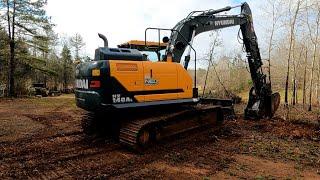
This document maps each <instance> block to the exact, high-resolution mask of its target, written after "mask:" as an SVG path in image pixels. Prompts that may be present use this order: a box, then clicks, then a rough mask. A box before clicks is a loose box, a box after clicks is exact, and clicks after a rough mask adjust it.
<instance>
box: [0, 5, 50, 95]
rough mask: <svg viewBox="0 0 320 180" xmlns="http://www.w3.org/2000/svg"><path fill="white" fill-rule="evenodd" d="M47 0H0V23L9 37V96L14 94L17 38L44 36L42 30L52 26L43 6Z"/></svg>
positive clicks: (40, 37) (25, 38)
mask: <svg viewBox="0 0 320 180" xmlns="http://www.w3.org/2000/svg"><path fill="white" fill-rule="evenodd" d="M46 4H47V0H1V3H0V11H2V12H5V14H4V15H3V16H2V18H1V19H0V23H1V24H3V25H5V26H6V28H5V29H6V31H7V34H8V39H9V48H10V58H9V63H8V81H9V82H8V91H9V96H16V90H15V73H16V64H17V62H16V60H17V55H16V43H17V39H24V40H30V39H32V38H39V39H42V38H44V37H45V35H43V31H46V30H49V29H51V28H52V24H50V22H49V21H50V18H49V17H48V16H46V11H45V9H44V6H45V5H46Z"/></svg>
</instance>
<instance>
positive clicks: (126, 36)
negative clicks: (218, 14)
mask: <svg viewBox="0 0 320 180" xmlns="http://www.w3.org/2000/svg"><path fill="white" fill-rule="evenodd" d="M239 2H240V1H239V0H201V1H200V0H161V1H160V0H90V1H89V0H87V1H84V0H48V5H47V13H48V15H49V16H51V17H52V21H53V23H54V24H56V27H55V31H56V32H57V33H59V34H66V35H68V36H72V35H74V34H75V33H79V34H80V35H81V36H82V37H83V38H84V41H85V43H86V47H85V51H86V52H87V53H88V55H89V57H92V58H93V54H94V50H95V49H96V48H97V47H98V46H102V45H103V42H102V40H101V39H100V38H98V35H97V33H98V32H99V33H102V34H105V35H106V36H107V38H108V40H109V46H110V47H116V45H118V44H121V43H123V42H126V41H129V40H133V39H138V40H144V30H145V28H147V27H162V28H172V27H173V26H174V25H175V24H176V23H177V22H179V21H180V20H181V19H183V18H184V17H185V16H187V15H188V13H189V12H191V11H193V10H206V9H218V8H223V7H225V6H229V5H231V6H233V5H237V4H239ZM248 3H249V5H250V6H251V9H252V11H253V16H254V24H255V28H256V31H257V35H258V38H259V37H260V34H262V32H259V29H261V28H262V25H261V24H263V23H262V21H263V20H261V18H260V17H261V7H262V5H261V3H263V1H260V0H259V1H258V0H250V1H249V2H248ZM233 12H234V13H239V12H240V8H238V9H236V10H234V11H233ZM229 14H230V12H229ZM238 30H239V27H233V28H228V29H224V30H223V31H222V33H221V37H222V39H223V45H224V50H223V51H224V52H220V54H223V53H230V52H231V53H232V52H234V51H240V50H241V46H240V44H239V43H238V41H237V33H238ZM150 33H151V32H150ZM208 38H209V34H208V33H203V34H200V35H198V36H197V37H196V38H195V41H194V46H195V48H196V50H197V53H198V54H199V55H198V58H200V57H201V56H203V54H204V53H205V52H207V51H208V48H209V41H208ZM148 40H156V39H148ZM259 40H260V41H261V38H260V39H259ZM260 41H259V42H260ZM260 43H261V42H260Z"/></svg>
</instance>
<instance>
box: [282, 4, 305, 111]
mask: <svg viewBox="0 0 320 180" xmlns="http://www.w3.org/2000/svg"><path fill="white" fill-rule="evenodd" d="M301 2H302V1H301V0H298V1H297V4H296V7H295V10H294V14H293V17H291V6H292V1H291V0H290V2H289V16H290V24H289V26H290V37H289V50H288V57H287V74H286V84H285V97H284V98H285V99H284V103H285V106H286V107H288V89H289V76H290V62H291V57H292V49H293V47H294V44H293V43H294V36H295V26H296V22H297V17H298V14H299V11H300V8H301ZM288 110H289V109H288ZM288 113H289V112H288ZM287 117H288V114H287Z"/></svg>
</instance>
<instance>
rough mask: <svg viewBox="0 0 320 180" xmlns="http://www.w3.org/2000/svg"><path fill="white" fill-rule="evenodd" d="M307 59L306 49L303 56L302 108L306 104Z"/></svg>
mask: <svg viewBox="0 0 320 180" xmlns="http://www.w3.org/2000/svg"><path fill="white" fill-rule="evenodd" d="M307 59H308V48H306V56H305V59H304V73H303V92H302V104H303V107H304V105H305V103H306V81H307Z"/></svg>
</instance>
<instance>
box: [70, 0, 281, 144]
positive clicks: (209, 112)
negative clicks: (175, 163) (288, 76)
mask: <svg viewBox="0 0 320 180" xmlns="http://www.w3.org/2000/svg"><path fill="white" fill-rule="evenodd" d="M237 7H240V8H241V13H240V14H238V15H221V14H219V13H221V12H225V11H229V10H231V9H233V8H237ZM231 26H240V30H241V34H242V39H243V44H244V48H245V50H246V53H247V60H248V64H249V69H250V74H251V78H252V82H253V87H252V88H251V90H250V92H249V101H248V105H247V107H246V109H245V118H247V119H261V118H271V117H272V116H273V115H274V113H275V111H276V110H277V108H278V106H279V102H280V95H279V93H272V89H271V85H270V83H269V82H267V78H266V75H265V74H264V73H263V71H262V60H261V57H260V52H259V47H258V42H257V37H256V34H255V31H254V27H253V21H252V14H251V10H250V7H249V5H248V4H247V3H243V4H241V5H240V6H235V7H230V6H228V7H225V8H222V9H218V10H212V9H210V10H207V11H193V12H191V13H190V14H189V15H188V16H187V17H186V18H184V19H183V20H181V21H180V22H178V23H177V24H176V25H175V26H174V27H173V28H172V29H165V28H147V29H146V31H145V41H129V42H127V43H124V44H121V45H119V46H118V47H117V48H110V47H109V46H108V40H107V38H106V37H105V36H104V35H102V34H99V37H100V38H102V39H103V41H104V46H103V47H100V48H98V49H96V51H95V59H94V60H93V61H90V62H86V63H81V64H79V65H78V66H77V68H76V91H75V96H76V102H77V106H78V107H80V108H83V109H85V110H87V111H88V114H87V115H86V116H84V118H83V120H82V126H83V130H84V132H85V133H86V134H87V135H96V134H97V133H99V134H101V133H102V134H105V133H109V132H112V134H113V135H115V137H117V138H118V139H119V141H120V142H121V143H122V144H124V145H127V146H130V147H133V148H139V147H143V146H145V145H147V144H149V143H150V142H152V141H154V140H158V139H161V138H163V137H167V136H170V135H173V134H177V133H181V132H184V131H187V130H190V129H193V128H197V127H200V126H207V125H214V124H216V123H217V122H222V120H223V119H224V118H225V117H226V116H227V115H228V114H230V113H231V112H232V111H233V104H232V101H231V100H223V99H204V98H201V97H200V96H199V95H198V89H197V87H196V84H197V83H196V80H197V77H196V69H197V59H196V57H197V56H196V51H195V49H194V48H193V46H192V43H193V39H194V38H195V37H196V36H197V35H198V34H200V33H203V32H207V31H211V30H216V29H222V28H226V27H231ZM148 31H158V32H159V39H160V34H161V33H160V32H161V31H170V32H171V36H170V37H163V39H162V41H163V42H160V40H159V42H148V41H147V32H148ZM186 49H187V51H186ZM185 51H186V54H187V55H186V56H185V57H184V64H183V65H182V64H180V61H181V59H182V55H183V54H184V53H185ZM151 53H153V54H154V55H153V56H154V57H156V58H157V61H150V60H149V57H148V54H149V56H152V55H150V54H151ZM191 53H194V55H195V56H194V57H195V59H194V64H193V65H194V67H193V68H194V78H192V77H191V76H190V74H189V72H188V71H187V70H188V68H189V66H190V64H189V61H190V54H191ZM234 78H238V77H234Z"/></svg>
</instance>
